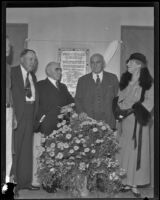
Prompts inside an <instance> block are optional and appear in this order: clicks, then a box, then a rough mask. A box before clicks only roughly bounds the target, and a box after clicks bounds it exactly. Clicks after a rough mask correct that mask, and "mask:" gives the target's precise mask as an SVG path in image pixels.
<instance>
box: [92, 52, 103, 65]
mask: <svg viewBox="0 0 160 200" xmlns="http://www.w3.org/2000/svg"><path fill="white" fill-rule="evenodd" d="M95 56H98V57H100V58H101V59H102V62H103V67H105V60H104V57H103V55H102V54H100V53H95V54H93V55H92V56H91V57H90V61H91V60H92V58H93V57H95Z"/></svg>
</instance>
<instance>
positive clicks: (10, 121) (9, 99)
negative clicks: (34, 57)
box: [3, 36, 16, 183]
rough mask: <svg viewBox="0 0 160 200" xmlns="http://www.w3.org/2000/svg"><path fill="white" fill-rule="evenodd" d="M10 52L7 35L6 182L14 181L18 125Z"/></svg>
mask: <svg viewBox="0 0 160 200" xmlns="http://www.w3.org/2000/svg"><path fill="white" fill-rule="evenodd" d="M10 53H11V44H10V40H9V37H8V36H6V135H5V136H4V138H5V137H6V176H5V182H6V183H8V182H12V181H13V180H12V177H11V176H10V172H11V166H12V128H14V127H13V126H14V125H16V124H15V123H13V122H16V121H15V118H14V115H13V101H12V92H11V66H10V65H9V64H8V63H7V58H8V57H9V56H10ZM13 120H14V121H13ZM3 149H5V148H3ZM3 153H4V152H3ZM3 163H4V162H3Z"/></svg>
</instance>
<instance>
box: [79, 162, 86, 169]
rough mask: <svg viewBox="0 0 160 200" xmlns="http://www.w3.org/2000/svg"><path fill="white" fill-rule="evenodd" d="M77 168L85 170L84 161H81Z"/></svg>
mask: <svg viewBox="0 0 160 200" xmlns="http://www.w3.org/2000/svg"><path fill="white" fill-rule="evenodd" d="M79 169H80V170H85V163H84V162H81V163H80V164H79Z"/></svg>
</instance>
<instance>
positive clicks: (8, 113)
mask: <svg viewBox="0 0 160 200" xmlns="http://www.w3.org/2000/svg"><path fill="white" fill-rule="evenodd" d="M12 120H13V109H12V108H11V107H9V108H6V176H5V182H6V183H8V182H10V172H11V166H12Z"/></svg>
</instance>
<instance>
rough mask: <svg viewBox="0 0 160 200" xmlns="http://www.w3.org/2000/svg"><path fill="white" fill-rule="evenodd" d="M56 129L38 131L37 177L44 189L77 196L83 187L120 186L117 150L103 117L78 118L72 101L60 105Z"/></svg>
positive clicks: (108, 188) (109, 190) (105, 189)
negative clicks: (46, 134) (99, 118)
mask: <svg viewBox="0 0 160 200" xmlns="http://www.w3.org/2000/svg"><path fill="white" fill-rule="evenodd" d="M58 118H59V123H58V124H57V127H58V130H54V131H53V132H52V133H51V134H50V135H49V136H47V137H44V135H42V140H41V146H40V147H39V159H38V165H39V167H38V172H37V173H38V177H39V179H40V182H41V184H42V185H43V188H44V189H46V190H47V191H48V192H55V191H56V190H57V189H64V190H69V191H71V192H72V194H74V195H75V196H81V190H82V189H83V187H84V186H85V187H86V188H87V190H89V191H94V190H100V191H102V192H107V193H115V192H118V191H119V190H120V189H121V185H122V184H121V179H122V177H123V176H124V175H125V171H124V170H123V169H120V167H119V163H118V160H116V159H115V153H116V152H117V151H118V150H119V146H118V141H117V139H116V132H113V131H112V130H111V129H110V127H109V125H108V124H106V123H105V122H103V121H96V120H94V119H91V118H89V117H85V118H83V119H81V118H80V117H79V115H78V114H77V113H76V112H75V109H74V104H70V105H67V106H65V107H63V108H62V109H61V113H60V115H59V116H58Z"/></svg>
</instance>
